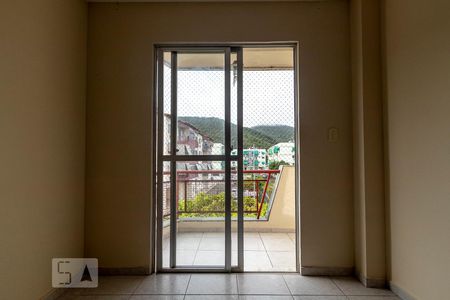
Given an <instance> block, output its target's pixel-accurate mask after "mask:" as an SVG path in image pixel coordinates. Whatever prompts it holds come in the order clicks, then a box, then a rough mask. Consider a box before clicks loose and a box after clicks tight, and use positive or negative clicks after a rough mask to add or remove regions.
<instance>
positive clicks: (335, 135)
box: [328, 127, 339, 143]
mask: <svg viewBox="0 0 450 300" xmlns="http://www.w3.org/2000/svg"><path fill="white" fill-rule="evenodd" d="M338 140H339V130H338V129H337V128H336V127H330V128H328V142H330V143H336V142H337V141H338Z"/></svg>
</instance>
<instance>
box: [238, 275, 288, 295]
mask: <svg viewBox="0 0 450 300" xmlns="http://www.w3.org/2000/svg"><path fill="white" fill-rule="evenodd" d="M237 281H238V291H239V294H249V295H290V292H289V289H288V288H287V286H286V283H285V282H284V279H283V276H282V275H275V274H238V275H237Z"/></svg>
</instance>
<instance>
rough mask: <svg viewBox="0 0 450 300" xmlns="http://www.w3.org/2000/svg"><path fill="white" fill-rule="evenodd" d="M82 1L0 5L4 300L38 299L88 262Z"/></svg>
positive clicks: (0, 278)
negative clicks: (55, 264) (68, 266)
mask: <svg viewBox="0 0 450 300" xmlns="http://www.w3.org/2000/svg"><path fill="white" fill-rule="evenodd" d="M86 8H87V7H86V4H85V3H84V1H81V0H80V1H77V0H71V1H68V0H64V1H60V0H45V1H25V0H21V1H1V3H0V36H1V45H0V137H1V140H0V149H1V150H0V166H1V167H0V205H1V208H0V253H1V255H0V269H1V272H0V298H1V299H26V300H28V299H38V298H40V297H41V296H44V294H46V293H47V292H49V291H50V289H51V259H52V258H53V257H82V256H83V231H84V220H83V214H84V141H85V134H84V129H85V118H84V111H85V78H86V77H85V73H86V72H85V70H86V68H85V66H86V64H85V58H86V50H85V46H86V33H87V31H86V21H87V11H86Z"/></svg>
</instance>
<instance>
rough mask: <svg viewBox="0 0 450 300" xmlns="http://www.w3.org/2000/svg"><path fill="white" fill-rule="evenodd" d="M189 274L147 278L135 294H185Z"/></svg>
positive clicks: (160, 275)
mask: <svg viewBox="0 0 450 300" xmlns="http://www.w3.org/2000/svg"><path fill="white" fill-rule="evenodd" d="M190 277H191V275H189V274H158V275H150V276H147V277H146V278H145V279H144V280H143V281H142V283H141V284H140V285H139V287H138V288H137V289H136V291H135V294H153V295H155V294H156V295H158V294H160V295H166V294H174V295H176V294H179V295H182V294H185V293H186V289H187V286H188V282H189V278H190Z"/></svg>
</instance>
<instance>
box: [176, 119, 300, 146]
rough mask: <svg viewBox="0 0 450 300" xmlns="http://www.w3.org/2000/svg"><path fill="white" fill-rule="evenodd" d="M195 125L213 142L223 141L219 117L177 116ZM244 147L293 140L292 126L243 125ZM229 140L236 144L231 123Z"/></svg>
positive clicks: (233, 125) (235, 131)
mask: <svg viewBox="0 0 450 300" xmlns="http://www.w3.org/2000/svg"><path fill="white" fill-rule="evenodd" d="M179 119H180V120H182V121H185V122H188V123H189V124H191V125H192V126H194V127H196V128H197V129H198V130H199V131H200V132H201V133H202V134H204V135H207V136H209V137H210V138H211V140H212V141H213V142H215V143H222V144H223V143H224V121H223V120H222V119H219V118H204V117H179ZM243 132H244V137H243V139H244V148H250V147H256V148H264V149H267V148H269V147H270V146H273V145H275V144H277V143H280V142H287V141H289V140H293V137H294V128H293V127H290V126H285V125H267V126H266V125H261V126H255V127H251V128H248V127H244V128H243ZM231 142H232V144H233V145H237V126H236V124H231Z"/></svg>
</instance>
